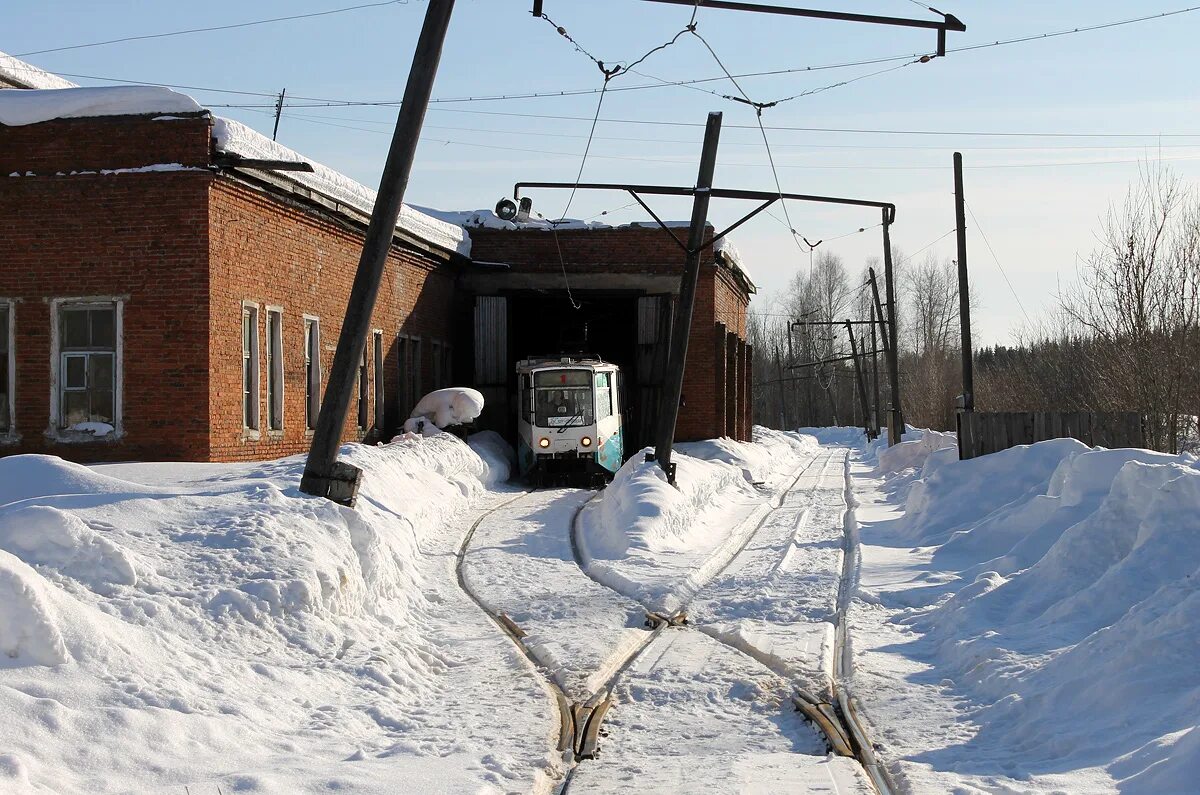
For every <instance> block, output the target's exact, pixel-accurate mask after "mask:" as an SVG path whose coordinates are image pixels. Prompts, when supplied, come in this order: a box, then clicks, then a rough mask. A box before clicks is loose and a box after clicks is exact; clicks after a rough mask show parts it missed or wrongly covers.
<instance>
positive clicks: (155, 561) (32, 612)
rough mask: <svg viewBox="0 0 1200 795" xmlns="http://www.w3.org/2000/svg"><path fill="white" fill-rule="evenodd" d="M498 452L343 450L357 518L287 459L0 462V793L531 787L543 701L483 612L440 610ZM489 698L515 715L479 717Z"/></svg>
mask: <svg viewBox="0 0 1200 795" xmlns="http://www.w3.org/2000/svg"><path fill="white" fill-rule="evenodd" d="M476 449H483V450H486V451H489V456H488V457H487V460H485V457H481V456H480V455H479V454H477V453H476V452H475V450H476ZM498 449H499V447H498V444H497V441H496V440H495V439H489V438H487V437H485V438H482V439H476V440H474V441H473V443H472V445H471V446H468V445H467V444H465V443H463V442H462V441H460V440H459V439H457V438H455V437H454V436H452V435H450V434H444V433H443V434H438V435H436V436H434V437H430V438H412V439H406V440H404V441H403V442H400V443H397V444H389V445H381V446H375V447H368V446H363V445H348V446H346V447H344V448H343V450H342V457H343V458H344V459H345V460H348V461H350V462H351V463H353V464H355V465H357V466H359V467H361V468H362V470H363V473H364V478H363V484H362V488H361V491H360V499H359V503H358V506H357V507H356V508H355V509H349V508H345V507H343V506H339V505H336V504H334V503H330V502H328V501H325V500H321V499H316V498H311V497H308V496H305V495H302V494H300V493H299V491H298V490H297V483H298V482H299V477H300V473H301V471H302V469H303V465H304V461H303V457H299V456H298V457H293V458H288V459H283V460H280V461H269V462H262V463H255V464H154V465H145V464H111V465H104V466H99V467H82V466H79V465H75V464H69V463H66V462H63V461H60V460H59V459H56V458H53V457H50V456H11V457H7V458H3V459H0V653H2V654H0V712H3V714H4V715H5V720H4V721H3V722H0V749H2V751H3V754H2V756H0V790H4V791H6V792H7V791H10V788H11V787H14V786H15V787H18V788H22V789H21V791H26V790H32V791H45V792H63V793H66V792H89V793H115V792H129V791H137V792H182V791H184V789H185V788H190V790H191V791H192V792H215V791H216V790H217V788H218V787H220V788H221V789H223V791H225V792H232V791H249V792H279V793H282V792H289V793H291V792H297V793H299V792H327V791H332V790H347V791H355V792H394V791H397V788H399V789H404V790H406V791H430V792H449V791H481V790H482V789H485V788H487V787H489V786H495V787H500V786H501V784H500V782H502V781H506V780H508V779H515V778H520V779H521V780H525V781H530V780H534V779H536V777H537V775H536V774H537V771H539V770H542V769H544V768H546V767H547V766H548V765H549V764H550V762H548V761H547V760H548V759H550V758H551V756H552V754H553V752H552V750H551V743H550V741H549V740H548V739H544V738H542V737H541V736H540V734H539V731H540V730H541V729H542V728H543V724H546V725H548V721H549V718H548V717H547V715H549V714H551V713H550V703H549V702H548V701H545V699H544V697H543V696H542V695H541V690H540V689H539V688H540V686H539V685H538V684H537V681H536V677H534V676H533V674H532V673H531V672H529V671H528V666H527V664H526V663H525V661H524V659H523V658H522V657H520V655H519V653H517V652H515V650H513V649H512V648H511V646H510V645H509V644H508V642H507V641H506V640H505V639H504V638H503V637H502V636H499V635H497V634H495V633H491V632H489V626H490V625H488V623H487V619H486V617H485V616H483V615H482V614H481V613H479V614H477V612H473V611H472V609H471V606H470V603H469V602H467V600H466V599H465V597H462V598H461V601H462V602H463V603H462V604H458V603H453V601H452V600H453V599H454V598H459V597H461V594H460V592H459V591H458V589H457V586H456V585H455V584H454V582H453V575H452V574H449V575H448V573H447V570H446V561H447V560H450V559H452V558H453V550H454V549H455V548H456V547H455V546H454V545H455V544H456V543H457V542H458V541H459V540H460V539H461V531H460V530H456V528H457V527H458V526H459V524H458V523H459V522H460V521H461V518H460V517H459V514H460V513H461V512H462V511H463V510H464V509H465V508H466V507H467V506H468V505H470V504H471V503H472V502H473V501H475V500H476V499H480V498H483V497H484V496H485V495H486V492H485V486H484V484H485V483H487V482H492V481H494V480H496V479H497V478H498V477H504V476H506V475H507V467H503V468H501V467H500V462H501V459H502V455H501V454H499V453H498V452H496V451H497V450H498ZM498 469H499V470H500V471H497V470H498ZM447 600H450V601H451V605H450V606H449V607H442V605H443V603H445V602H447ZM451 616H452V618H451ZM473 682H478V683H479V684H478V687H477V688H476V689H472V688H473V687H475V685H473V684H472V683H473ZM531 688H532V689H531ZM493 691H494V692H496V693H497V694H499V696H502V697H503V698H505V699H510V698H515V699H516V706H513V708H512V709H511V710H508V711H506V712H505V713H504V714H502V715H499V714H495V713H496V712H497V710H496V705H495V704H489V703H488V696H487V693H489V692H493ZM481 711H486V712H488V713H491V714H490V715H483V714H479V713H480V712H481ZM543 712H545V713H546V714H543ZM464 721H465V722H466V723H465V724H464V723H463V722H464ZM464 725H471V726H482V725H487V726H489V727H492V726H496V728H495V731H496V734H495V736H492V735H488V736H486V737H484V736H482V735H480V736H476V735H474V734H472V733H470V732H465V731H464ZM498 738H499V739H498ZM81 759H86V764H84V763H81V762H80V761H79V760H81ZM493 777H495V779H494V780H493ZM26 782H27V783H26ZM510 784H511V782H510ZM508 788H511V786H509V787H508Z"/></svg>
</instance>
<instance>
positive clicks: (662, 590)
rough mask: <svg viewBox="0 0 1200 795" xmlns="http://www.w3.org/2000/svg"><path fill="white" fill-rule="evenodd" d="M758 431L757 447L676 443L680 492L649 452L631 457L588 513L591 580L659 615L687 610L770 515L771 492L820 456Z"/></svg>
mask: <svg viewBox="0 0 1200 795" xmlns="http://www.w3.org/2000/svg"><path fill="white" fill-rule="evenodd" d="M755 430H756V432H757V433H758V434H759V436H758V438H759V439H760V443H759V444H747V443H744V442H737V441H734V440H731V439H721V440H715V441H711V442H703V443H699V444H697V445H692V446H689V445H686V444H685V445H679V446H678V447H677V451H676V453H675V454H674V455H673V457H672V460H673V462H674V463H675V465H676V467H677V470H676V485H675V486H672V485H670V484H668V483H667V478H666V475H665V474H664V473H663V471H662V469H661V467H659V466H658V464H657V463H653V462H647V461H646V460H645V458H646V453H647V452H650V450H649V448H647V449H646V450H642V451H641V452H638V453H636V454H634V455H633V456H632V457H631V458H630V459H629V460H628V461H626V462H625V465H624V466H622V467H621V469H620V470H619V471H618V472H617V474H616V476H615V477H614V478H613V481H612V483H611V484H609V486H608V488H607V489H605V491H604V493H603V495H602V496H601V498H600V499H599V500H598V501H597V502H596V503H594V504H593V505H590V506H589V507H588V508H587V509H585V510H584V512H583V515H582V517H581V522H582V524H581V528H582V532H581V533H580V536H579V543H580V547H581V553H582V555H583V562H584V565H585V567H586V569H587V570H588V572H589V574H591V575H592V576H594V577H596V578H597V579H598V580H600V581H601V582H603V583H604V584H606V585H608V586H609V587H612V588H614V589H616V590H617V591H620V592H621V593H624V594H626V595H627V596H629V597H630V598H633V599H636V600H638V601H639V602H642V603H643V604H645V605H646V607H647V608H649V609H651V610H654V611H658V612H666V613H673V612H675V611H676V610H678V609H679V608H680V607H681V606H682V605H684V604H686V602H687V601H688V600H689V599H690V598H691V597H692V596H693V595H694V594H695V593H696V591H697V590H698V589H699V588H700V587H701V586H702V585H703V584H704V582H706V581H707V580H708V579H709V578H710V577H711V576H712V575H713V573H714V572H715V571H716V570H717V569H719V568H720V567H721V566H722V565H724V564H725V563H726V562H728V560H729V559H730V558H731V557H732V556H733V555H734V554H736V552H737V550H738V547H739V545H740V544H741V543H742V542H743V541H744V540H745V539H746V537H747V536H748V534H750V533H752V532H753V531H754V529H755V528H756V526H757V524H758V523H759V522H760V521H762V519H763V518H764V517H765V516H766V513H767V512H768V511H769V510H770V505H769V497H770V496H771V495H772V494H773V493H774V490H775V489H776V488H778V487H779V486H781V485H783V484H784V483H785V482H786V481H787V480H789V478H787V475H788V474H789V473H790V472H791V470H792V469H793V468H796V467H798V466H799V465H800V463H801V461H803V460H806V459H807V458H809V457H811V455H812V454H813V453H814V452H815V449H816V445H815V444H814V443H813V442H811V441H807V440H804V439H802V438H800V437H797V436H796V435H795V434H785V433H780V432H778V431H769V430H767V429H759V428H756V429H755ZM689 452H690V453H692V454H689ZM755 484H761V486H756V485H755Z"/></svg>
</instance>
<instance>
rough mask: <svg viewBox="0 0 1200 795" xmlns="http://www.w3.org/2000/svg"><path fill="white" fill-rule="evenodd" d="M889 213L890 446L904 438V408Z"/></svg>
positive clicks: (886, 254)
mask: <svg viewBox="0 0 1200 795" xmlns="http://www.w3.org/2000/svg"><path fill="white" fill-rule="evenodd" d="M891 225H892V224H891V219H890V218H889V216H888V211H887V209H886V208H885V209H884V210H883V285H884V290H885V292H886V293H887V334H888V341H887V344H886V345H885V348H886V352H887V360H888V382H889V383H890V385H891V388H892V408H891V411H889V412H888V444H889V445H894V444H900V439H901V437H903V436H904V408H903V405H902V404H901V401H900V361H899V358H900V357H899V354H898V346H899V344H900V341H899V339H898V336H899V335H897V334H896V288H895V274H894V273H893V272H892V232H891Z"/></svg>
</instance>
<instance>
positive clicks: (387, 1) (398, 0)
mask: <svg viewBox="0 0 1200 795" xmlns="http://www.w3.org/2000/svg"><path fill="white" fill-rule="evenodd" d="M391 5H408V0H383V2H379V3H363V4H361V5H356V6H346V7H343V8H333V9H328V10H325V11H313V12H311V13H308V14H292V15H290V16H286V17H272V18H270V19H258V20H253V21H250V22H237V23H234V24H230V25H211V26H209V27H204V28H189V29H187V30H173V31H169V32H166V33H147V34H144V35H140V36H122V37H121V38H119V39H108V40H106V41H93V42H88V43H86V44H71V45H68V46H65V47H49V48H47V49H44V50H29V51H28V52H18V53H15V56H16V57H17V58H24V57H25V56H27V55H45V54H46V53H51V52H63V51H65V50H82V49H86V48H88V47H103V46H106V45H109V44H120V43H123V42H127V41H145V40H146V39H165V38H168V37H170V36H183V35H186V34H190V33H212V32H214V31H218V30H234V29H235V28H249V27H254V26H256V25H269V24H272V23H275V22H289V21H291V20H296V19H311V18H313V17H327V16H330V15H332V14H344V13H346V12H347V11H359V10H362V9H364V8H380V7H382V6H391Z"/></svg>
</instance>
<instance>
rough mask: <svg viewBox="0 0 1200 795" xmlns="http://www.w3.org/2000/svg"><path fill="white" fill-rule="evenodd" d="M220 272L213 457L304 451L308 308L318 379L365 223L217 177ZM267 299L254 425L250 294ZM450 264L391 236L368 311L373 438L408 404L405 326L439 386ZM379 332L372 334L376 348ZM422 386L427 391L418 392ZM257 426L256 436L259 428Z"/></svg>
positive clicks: (213, 208) (215, 242)
mask: <svg viewBox="0 0 1200 795" xmlns="http://www.w3.org/2000/svg"><path fill="white" fill-rule="evenodd" d="M209 207H210V210H209V217H210V225H211V229H212V232H211V245H212V250H211V257H212V259H211V267H212V281H211V290H210V304H209V312H208V322H209V341H210V343H209V345H210V347H209V356H210V362H211V366H210V371H211V373H212V380H211V383H210V395H209V401H208V414H207V416H208V422H209V425H210V427H211V429H212V446H211V451H210V457H211V458H212V459H213V460H218V461H228V460H239V459H262V458H273V457H277V456H283V455H290V454H293V453H300V452H306V451H307V450H308V445H309V442H310V439H311V434H310V433H309V432H308V431H307V428H306V423H305V405H304V401H305V365H304V316H305V315H310V316H316V317H317V318H319V320H320V341H321V344H320V348H321V371H322V389H323V388H324V385H325V383H326V380H327V378H328V375H329V372H330V370H331V368H332V366H333V353H334V350H335V348H336V346H337V339H338V334H339V332H340V331H341V321H342V318H343V317H344V316H345V312H346V303H347V301H348V299H349V296H350V287H351V284H352V282H353V280H354V273H355V271H356V269H357V267H358V259H359V255H360V254H361V252H362V235H361V233H360V232H359V231H358V230H356V229H352V228H348V227H346V226H345V225H342V224H340V223H337V222H335V221H333V220H331V219H329V218H328V217H327V216H324V215H321V214H318V213H316V212H315V211H312V210H308V209H306V208H304V207H303V206H301V205H298V204H296V205H291V204H285V203H284V202H283V201H282V200H281V199H279V198H276V197H274V196H269V195H264V194H263V193H261V192H259V191H257V190H255V189H253V188H251V187H249V186H247V185H244V184H241V183H239V182H236V181H234V180H232V179H229V178H218V179H217V180H216V181H215V182H214V183H213V186H212V191H211V200H210V204H209ZM243 302H251V303H253V304H255V305H257V306H258V307H259V313H258V337H259V349H260V356H259V373H260V376H259V383H260V388H259V416H260V429H259V432H258V433H257V434H254V433H250V432H247V431H246V430H245V429H244V428H243V425H242V325H241V324H242V305H243ZM453 302H454V272H453V270H452V269H451V267H450V266H448V265H445V264H440V263H439V262H437V261H436V260H434V259H433V258H432V257H431V256H429V255H427V254H423V253H420V252H417V251H415V250H403V249H401V248H400V247H399V246H394V247H393V249H392V253H391V255H390V256H389V257H388V262H387V267H386V270H385V273H384V279H383V283H382V286H381V288H380V292H379V297H378V299H377V301H376V306H375V311H374V314H373V315H372V321H371V327H372V329H381V330H382V331H383V342H384V351H385V362H384V378H383V381H384V400H385V402H388V403H389V404H390V405H389V409H390V410H389V411H388V422H387V423H386V424H387V425H391V426H393V427H390V428H383V429H377V428H375V427H374V425H375V423H374V417H375V409H374V404H375V400H376V398H377V395H376V394H375V390H374V384H375V379H374V375H375V373H374V370H375V363H374V357H373V355H372V354H370V353H369V354H368V378H369V380H370V383H371V387H370V399H369V404H370V405H369V408H368V415H369V417H370V425H369V427H368V428H366V429H365V430H366V435H367V438H368V439H369V440H373V439H377V438H380V437H382V436H387V435H388V434H390V432H391V431H392V430H394V426H395V425H398V424H399V421H400V420H401V419H402V418H401V417H400V414H401V413H403V416H404V417H407V416H408V411H409V410H410V409H411V408H412V406H404V407H400V406H399V405H398V402H397V398H398V392H399V381H400V362H399V355H398V351H397V349H396V341H397V334H400V333H403V334H406V335H414V336H419V337H420V338H421V340H422V342H421V359H422V361H421V379H420V381H421V385H422V391H423V392H427V391H430V390H431V389H432V388H433V387H434V386H436V385H435V384H434V382H433V378H434V366H433V360H432V355H431V354H432V344H431V343H432V342H433V341H434V340H437V341H439V342H441V343H449V344H453V342H454V340H453V339H452V337H453V333H452V330H453V313H452V309H453ZM269 306H270V307H281V308H282V322H283V335H282V347H283V365H284V366H283V371H284V390H283V402H284V411H283V430H282V432H272V431H270V430H269V429H268V427H267V422H266V418H267V404H266V393H267V389H266V384H267V371H266V354H265V351H266V341H267V325H266V324H267V307H269ZM370 346H371V343H370V341H368V350H370ZM418 397H419V396H418ZM357 422H358V410H357V395H356V398H355V399H353V400H352V401H351V404H350V410H349V411H348V412H347V418H346V426H345V429H344V431H343V437H342V438H343V439H344V440H351V439H362V438H363V433H361V432H360V431H359V429H358V427H357ZM255 437H257V438H255Z"/></svg>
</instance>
